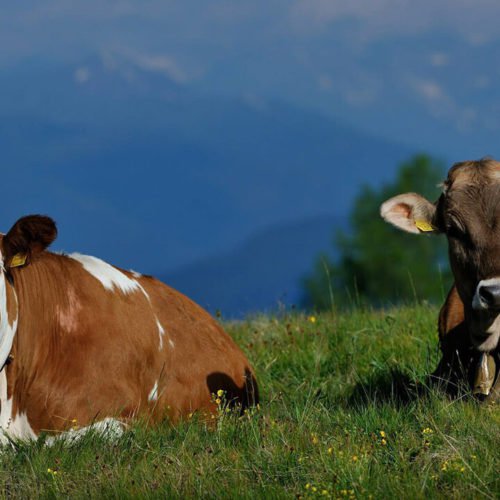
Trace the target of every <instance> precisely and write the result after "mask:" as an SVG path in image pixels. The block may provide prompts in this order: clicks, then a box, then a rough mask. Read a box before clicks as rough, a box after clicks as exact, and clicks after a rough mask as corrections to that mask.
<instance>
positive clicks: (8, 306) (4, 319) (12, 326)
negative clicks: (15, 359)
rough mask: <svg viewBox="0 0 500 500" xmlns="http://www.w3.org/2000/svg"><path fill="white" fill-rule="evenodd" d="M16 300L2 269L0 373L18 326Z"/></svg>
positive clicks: (12, 287) (0, 290) (11, 285)
mask: <svg viewBox="0 0 500 500" xmlns="http://www.w3.org/2000/svg"><path fill="white" fill-rule="evenodd" d="M18 313H19V307H18V300H17V294H16V291H15V289H14V286H13V284H12V281H11V279H9V278H8V277H7V275H6V272H5V270H4V269H2V270H1V271H0V367H1V368H0V371H1V370H3V368H4V367H5V365H6V364H8V362H9V359H10V352H11V350H12V344H13V342H14V337H15V335H16V332H17V325H18V319H19V318H18Z"/></svg>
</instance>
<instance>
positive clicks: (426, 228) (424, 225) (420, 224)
mask: <svg viewBox="0 0 500 500" xmlns="http://www.w3.org/2000/svg"><path fill="white" fill-rule="evenodd" d="M415 226H417V228H418V229H420V231H422V232H423V233H429V232H431V231H434V228H433V227H432V226H431V225H430V224H429V223H428V222H427V221H425V220H416V221H415Z"/></svg>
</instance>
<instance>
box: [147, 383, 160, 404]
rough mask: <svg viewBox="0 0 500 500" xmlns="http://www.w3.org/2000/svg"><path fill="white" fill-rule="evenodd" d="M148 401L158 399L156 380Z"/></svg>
mask: <svg viewBox="0 0 500 500" xmlns="http://www.w3.org/2000/svg"><path fill="white" fill-rule="evenodd" d="M148 401H150V402H151V401H158V380H157V381H156V382H155V385H154V386H153V388H152V389H151V392H150V393H149V396H148Z"/></svg>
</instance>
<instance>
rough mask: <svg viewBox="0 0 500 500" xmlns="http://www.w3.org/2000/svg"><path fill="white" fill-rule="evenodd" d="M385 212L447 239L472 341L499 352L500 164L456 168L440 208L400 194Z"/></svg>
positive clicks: (414, 229)
mask: <svg viewBox="0 0 500 500" xmlns="http://www.w3.org/2000/svg"><path fill="white" fill-rule="evenodd" d="M380 213H381V215H382V217H383V218H384V219H385V220H386V221H388V222H390V223H391V224H393V225H395V226H396V227H398V228H399V229H402V230H404V231H407V232H410V233H415V234H421V233H443V234H445V235H446V237H447V239H448V248H449V257H450V265H451V270H452V272H453V274H454V277H455V284H456V287H457V289H458V293H459V295H460V298H461V299H462V302H463V303H464V309H465V321H466V323H467V327H468V331H469V333H470V336H471V341H472V343H473V344H474V345H475V346H476V347H477V348H478V349H479V350H481V351H492V350H494V349H495V348H496V347H497V346H498V343H499V339H500V163H499V162H496V161H493V160H490V159H486V160H480V161H471V162H463V163H457V164H455V165H454V166H453V167H452V168H451V169H450V171H449V172H448V177H447V179H446V181H445V182H444V185H443V193H442V194H441V196H440V197H439V199H438V200H437V202H436V203H431V202H429V201H428V200H426V199H425V198H423V197H422V196H420V195H418V194H415V193H407V194H401V195H399V196H395V197H394V198H391V199H389V200H387V201H386V202H385V203H384V204H383V205H382V206H381V209H380Z"/></svg>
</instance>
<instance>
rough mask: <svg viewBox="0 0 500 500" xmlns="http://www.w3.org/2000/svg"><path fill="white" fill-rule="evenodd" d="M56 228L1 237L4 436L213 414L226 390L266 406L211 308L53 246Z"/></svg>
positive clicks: (33, 222)
mask: <svg viewBox="0 0 500 500" xmlns="http://www.w3.org/2000/svg"><path fill="white" fill-rule="evenodd" d="M56 235H57V231H56V226H55V224H54V222H53V221H52V219H50V218H48V217H43V216H37V215H34V216H28V217H23V218H22V219H20V220H19V221H18V222H16V224H15V225H14V226H13V227H12V229H11V230H10V231H9V232H8V233H7V234H6V235H2V236H0V251H1V255H0V368H1V372H0V401H1V412H0V427H1V432H0V439H1V440H2V442H5V441H7V440H8V439H9V438H20V439H32V438H36V437H37V436H38V435H39V433H40V432H42V431H47V432H49V433H60V432H62V431H65V430H68V429H70V428H74V427H75V426H79V427H83V426H89V425H93V428H97V429H101V428H102V425H101V426H100V424H99V423H104V424H105V426H106V427H109V428H114V429H115V430H116V427H117V425H113V422H114V424H117V423H118V426H119V423H121V422H124V421H127V420H129V419H131V418H134V417H144V418H145V419H146V420H147V421H148V422H151V423H154V422H157V421H159V420H161V419H164V418H169V419H171V420H172V421H176V420H178V419H179V418H182V417H183V416H187V415H188V414H190V413H192V412H195V411H201V412H202V413H207V414H210V413H213V412H215V411H216V409H217V404H216V402H215V401H214V397H213V394H214V393H217V392H219V391H224V397H225V400H226V401H228V402H230V403H232V404H237V405H241V406H242V407H246V406H248V405H251V404H255V403H256V402H257V398H258V396H257V386H256V383H255V379H254V376H253V371H252V368H251V366H250V364H249V363H248V361H247V359H246V358H245V356H244V355H243V353H242V352H241V351H240V349H239V348H238V347H237V346H236V344H235V343H234V342H233V341H232V339H231V338H230V337H229V336H228V335H227V334H226V333H225V332H224V331H223V330H222V328H221V327H220V326H219V324H218V323H217V322H216V321H214V320H213V319H212V318H211V317H210V316H209V314H208V313H207V312H205V311H204V310H203V309H201V308H200V307H199V306H197V305H196V304H194V303H193V302H191V301H190V300H189V299H188V298H187V297H185V296H184V295H182V294H180V293H178V292H176V291H175V290H172V289H171V288H169V287H167V286H166V285H164V284H163V283H161V282H159V281H157V280H156V279H154V278H152V277H149V276H142V275H140V274H138V273H135V272H128V271H122V270H120V269H118V268H116V267H113V266H111V265H109V264H107V263H105V262H103V261H102V260H100V259H97V258H95V257H90V256H85V255H80V254H73V255H59V254H54V253H51V252H48V251H46V248H47V247H48V246H49V245H50V244H51V243H52V241H54V239H55V238H56ZM220 394H222V393H220ZM112 419H115V420H112Z"/></svg>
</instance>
